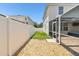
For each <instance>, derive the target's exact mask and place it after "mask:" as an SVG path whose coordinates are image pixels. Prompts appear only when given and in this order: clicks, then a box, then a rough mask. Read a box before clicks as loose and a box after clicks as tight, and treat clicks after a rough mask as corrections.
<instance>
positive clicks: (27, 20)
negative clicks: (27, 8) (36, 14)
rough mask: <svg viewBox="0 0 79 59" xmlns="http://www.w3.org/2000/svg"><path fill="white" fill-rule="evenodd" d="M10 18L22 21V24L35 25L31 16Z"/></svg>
mask: <svg viewBox="0 0 79 59" xmlns="http://www.w3.org/2000/svg"><path fill="white" fill-rule="evenodd" d="M10 17H11V18H13V19H16V20H19V21H22V22H26V23H27V24H30V25H34V22H33V21H32V19H31V18H30V17H29V16H23V15H11V16H10Z"/></svg>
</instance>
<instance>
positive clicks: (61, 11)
mask: <svg viewBox="0 0 79 59" xmlns="http://www.w3.org/2000/svg"><path fill="white" fill-rule="evenodd" d="M58 14H63V6H61V7H59V10H58Z"/></svg>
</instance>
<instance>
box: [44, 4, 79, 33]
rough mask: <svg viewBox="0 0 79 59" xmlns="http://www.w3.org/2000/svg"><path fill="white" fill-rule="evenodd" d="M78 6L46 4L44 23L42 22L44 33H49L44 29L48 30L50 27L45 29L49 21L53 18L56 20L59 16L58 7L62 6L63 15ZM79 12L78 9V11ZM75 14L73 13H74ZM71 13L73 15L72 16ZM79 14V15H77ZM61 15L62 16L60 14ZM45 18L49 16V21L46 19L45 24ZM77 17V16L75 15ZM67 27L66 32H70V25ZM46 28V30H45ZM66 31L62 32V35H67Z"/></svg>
mask: <svg viewBox="0 0 79 59" xmlns="http://www.w3.org/2000/svg"><path fill="white" fill-rule="evenodd" d="M77 5H78V4H74V3H73V4H69V3H51V4H50V3H49V4H48V7H47V10H46V12H45V15H44V22H43V24H44V25H43V28H44V29H43V30H44V32H47V31H49V30H46V28H48V29H49V27H50V26H48V27H46V25H45V24H48V23H49V21H51V20H54V19H55V18H57V17H58V16H59V14H58V10H59V9H58V8H59V6H63V8H64V9H63V14H64V13H66V12H68V11H69V10H71V9H73V8H74V7H76V6H77ZM78 10H79V9H78ZM74 13H75V12H74ZM74 13H73V14H74ZM78 14H79V13H78ZM61 15H62V14H61ZM47 16H49V19H48V22H46V21H47ZM77 16H78V15H77ZM68 25H69V26H68V28H69V29H68V31H70V30H71V28H70V27H71V25H70V24H68ZM45 27H46V28H45ZM68 31H62V33H65V34H67V32H68Z"/></svg>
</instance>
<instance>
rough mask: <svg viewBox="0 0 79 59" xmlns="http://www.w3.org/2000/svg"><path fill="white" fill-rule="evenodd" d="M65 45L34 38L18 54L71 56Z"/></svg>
mask: <svg viewBox="0 0 79 59" xmlns="http://www.w3.org/2000/svg"><path fill="white" fill-rule="evenodd" d="M70 55H72V54H71V53H70V52H68V51H67V50H66V49H65V48H64V47H62V46H61V45H58V44H56V43H49V42H47V41H46V40H34V39H32V40H31V41H30V42H29V43H28V44H27V45H26V46H25V47H24V48H23V49H22V51H21V52H20V53H19V54H18V56H70Z"/></svg>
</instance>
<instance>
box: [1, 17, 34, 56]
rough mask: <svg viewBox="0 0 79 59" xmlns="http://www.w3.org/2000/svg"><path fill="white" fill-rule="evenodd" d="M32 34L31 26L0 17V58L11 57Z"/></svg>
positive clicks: (32, 28)
mask: <svg viewBox="0 0 79 59" xmlns="http://www.w3.org/2000/svg"><path fill="white" fill-rule="evenodd" d="M34 33H35V28H34V27H33V26H32V25H28V24H24V23H21V22H18V21H15V20H13V19H11V18H6V16H2V15H0V56H1V55H3V56H7V55H13V54H14V53H15V52H16V51H17V50H18V49H19V48H20V47H21V46H22V45H23V44H24V43H25V42H27V40H29V38H30V37H31V36H32V35H33V34H34Z"/></svg>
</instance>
